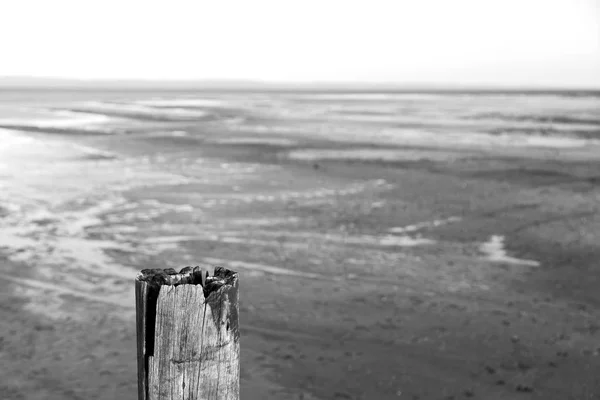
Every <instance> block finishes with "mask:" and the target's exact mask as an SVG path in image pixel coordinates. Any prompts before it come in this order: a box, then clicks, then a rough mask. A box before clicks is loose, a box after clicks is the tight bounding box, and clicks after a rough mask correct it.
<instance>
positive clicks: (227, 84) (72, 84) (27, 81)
mask: <svg viewBox="0 0 600 400" xmlns="http://www.w3.org/2000/svg"><path fill="white" fill-rule="evenodd" d="M11 81H12V82H11ZM94 85H104V87H105V88H107V87H108V86H110V85H134V86H135V85H142V86H141V87H138V88H147V89H153V88H156V89H159V88H161V89H168V88H169V86H171V87H172V88H173V89H182V88H181V87H177V86H179V85H199V86H200V87H190V88H189V90H194V89H219V88H222V89H235V88H236V87H237V88H239V89H252V88H256V89H260V88H266V89H268V88H273V89H286V88H289V89H298V88H300V89H301V88H307V89H308V88H310V89H318V88H323V89H327V88H337V89H344V88H346V89H370V88H373V89H385V87H386V86H387V87H388V90H394V89H396V90H399V89H400V90H401V89H407V90H419V89H424V90H499V91H502V90H506V91H519V90H520V91H529V90H531V91H600V84H598V85H595V86H594V85H590V86H583V85H556V84H523V83H510V84H498V83H460V82H459V83H451V82H431V81H430V82H410V81H369V80H364V81H331V80H314V81H270V80H261V79H243V78H240V79H235V78H184V79H169V78H167V79H165V78H77V77H75V78H71V77H55V76H27V75H0V88H12V89H26V88H28V89H34V88H35V89H45V88H48V89H51V88H56V89H58V88H69V89H77V88H80V89H87V88H96V89H98V87H94ZM152 85H157V86H160V87H156V86H154V87H153V86H152ZM206 85H208V87H206ZM219 85H223V86H222V87H219ZM245 85H246V87H244V86H245ZM202 86H205V87H204V88H203V87H202ZM248 86H251V87H248ZM117 88H119V86H116V87H114V89H117ZM121 88H123V89H125V87H121Z"/></svg>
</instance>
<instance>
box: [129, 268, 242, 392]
mask: <svg viewBox="0 0 600 400" xmlns="http://www.w3.org/2000/svg"><path fill="white" fill-rule="evenodd" d="M136 306H137V328H138V380H139V382H138V388H139V396H138V398H139V400H166V399H169V400H183V399H186V400H200V399H211V400H212V399H223V400H238V399H239V374H240V369H239V357H240V356H239V354H240V348H239V327H238V279H237V273H235V272H233V271H229V270H226V269H224V268H219V267H217V268H216V269H215V270H214V274H212V275H209V276H206V269H204V270H202V269H200V268H198V267H197V268H194V269H187V268H184V269H183V270H182V271H181V272H180V273H176V272H175V271H173V270H170V271H162V270H151V271H150V270H145V271H142V273H141V274H140V275H138V278H137V279H136Z"/></svg>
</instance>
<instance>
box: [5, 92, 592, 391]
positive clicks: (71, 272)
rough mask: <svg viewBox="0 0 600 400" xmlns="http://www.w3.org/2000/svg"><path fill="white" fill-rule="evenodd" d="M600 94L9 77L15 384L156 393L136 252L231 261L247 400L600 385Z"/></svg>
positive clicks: (144, 263)
mask: <svg viewBox="0 0 600 400" xmlns="http://www.w3.org/2000/svg"><path fill="white" fill-rule="evenodd" d="M598 109H600V95H598V94H594V93H587V94H568V95H565V94H547V93H546V94H531V93H529V94H527V93H525V94H460V93H451V94H431V93H429V94H418V93H396V94H382V93H378V94H348V93H342V94H322V93H188V92H164V93H163V92H160V93H149V92H139V93H135V92H134V93H127V92H107V93H101V92H90V91H87V92H86V91H81V92H64V93H63V92H49V91H47V92H27V91H25V92H3V93H2V94H0V268H1V271H2V274H3V277H4V279H2V280H1V281H0V299H1V301H0V364H2V365H3V366H5V368H2V369H1V370H0V397H1V398H3V399H10V400H20V399H27V400H30V399H31V400H38V399H39V400H42V399H44V400H46V399H47V400H54V399H56V400H58V399H61V400H63V399H86V400H89V399H98V400H100V399H102V400H104V399H106V400H108V399H134V398H136V396H137V375H136V345H135V304H134V284H133V279H134V277H135V275H136V272H137V271H139V270H141V269H144V268H176V269H179V268H181V267H184V266H187V265H192V266H193V265H196V264H197V263H210V264H214V265H220V266H224V267H227V268H229V269H232V270H236V271H238V272H239V274H240V326H241V328H240V329H241V394H242V398H243V399H244V400H252V399H277V400H283V399H305V400H308V399H382V400H385V399H398V398H400V399H423V400H424V399H448V400H449V399H462V398H479V399H489V400H492V399H516V398H529V399H544V400H552V399H556V400H564V399H573V400H584V399H598V398H600V381H599V380H598V374H599V372H600V340H599V339H600V308H599V306H600V290H599V287H600V286H599V285H600V279H599V277H600V263H599V262H598V260H599V259H600V246H599V245H598V243H600V240H599V239H600V213H599V211H600V210H599V209H600V118H598V117H597V115H596V110H598Z"/></svg>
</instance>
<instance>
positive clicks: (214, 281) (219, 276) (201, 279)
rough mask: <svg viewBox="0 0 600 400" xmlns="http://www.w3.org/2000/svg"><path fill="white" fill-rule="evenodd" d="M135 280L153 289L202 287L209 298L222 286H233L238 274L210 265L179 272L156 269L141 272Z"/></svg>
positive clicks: (187, 268)
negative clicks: (182, 286) (160, 287)
mask: <svg viewBox="0 0 600 400" xmlns="http://www.w3.org/2000/svg"><path fill="white" fill-rule="evenodd" d="M135 279H136V281H140V282H146V283H147V284H148V285H150V286H153V287H159V286H178V285H201V286H202V288H203V289H204V296H205V297H208V296H209V295H210V294H211V293H212V292H215V291H217V290H219V288H221V287H222V286H233V285H234V284H235V281H236V280H237V272H235V271H231V270H228V269H226V268H223V267H212V266H209V265H205V266H202V267H200V266H196V267H193V268H192V267H184V268H182V269H181V271H179V272H177V271H176V270H175V269H173V268H167V269H160V268H156V269H144V270H142V271H140V272H139V273H138V274H137V276H136V278H135Z"/></svg>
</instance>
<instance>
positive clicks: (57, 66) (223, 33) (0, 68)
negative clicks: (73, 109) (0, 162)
mask: <svg viewBox="0 0 600 400" xmlns="http://www.w3.org/2000/svg"><path fill="white" fill-rule="evenodd" d="M0 76H43V77H67V78H83V79H161V80H162V79H167V80H170V79H178V80H188V79H199V80H204V79H233V80H261V81H274V82H319V81H330V82H339V81H345V82H396V83H433V84H436V83H441V84H453V85H460V84H465V85H495V86H514V85H517V86H519V85H525V86H551V87H562V86H565V87H595V88H600V0H389V1H386V0H343V1H342V0H295V1H292V0H239V1H234V0H206V1H205V0H190V1H186V0H168V1H167V0H164V1H152V0H139V1H138V0H97V1H96V0H86V1H82V0H52V1H48V0H38V1H36V0H18V1H11V0H0Z"/></svg>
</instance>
